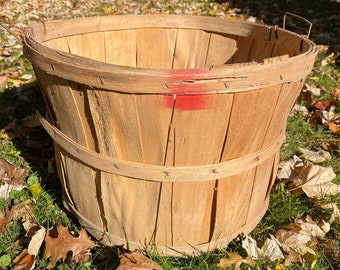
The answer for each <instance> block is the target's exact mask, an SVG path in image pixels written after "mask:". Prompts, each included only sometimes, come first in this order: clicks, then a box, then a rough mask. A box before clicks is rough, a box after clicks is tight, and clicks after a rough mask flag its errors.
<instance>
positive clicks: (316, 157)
mask: <svg viewBox="0 0 340 270" xmlns="http://www.w3.org/2000/svg"><path fill="white" fill-rule="evenodd" d="M299 151H300V152H301V153H302V157H303V158H305V159H307V160H309V161H312V162H314V163H320V162H323V161H325V160H329V159H331V154H330V153H328V152H327V151H325V150H322V149H321V150H319V151H317V152H316V151H311V150H309V149H305V148H302V147H299Z"/></svg>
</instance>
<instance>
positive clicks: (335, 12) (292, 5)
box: [223, 0, 340, 46]
mask: <svg viewBox="0 0 340 270" xmlns="http://www.w3.org/2000/svg"><path fill="white" fill-rule="evenodd" d="M223 2H225V1H223ZM230 4H231V7H233V8H238V9H240V12H241V13H247V14H249V15H251V16H254V17H256V18H260V19H262V21H263V22H264V23H266V24H269V25H278V26H280V27H281V26H282V24H283V15H284V13H285V12H291V13H294V14H296V15H299V16H302V17H304V18H305V19H307V20H309V21H310V22H312V24H313V27H312V32H311V36H310V38H311V39H312V40H313V41H314V42H316V43H317V44H325V45H332V46H336V45H338V44H339V43H340V42H339V41H340V12H339V10H340V1H338V0H310V1H306V0H295V1H294V0H263V1H253V0H232V1H230ZM288 19H289V20H288ZM300 23H301V20H300V21H299V20H297V19H293V18H288V17H287V29H289V30H292V31H294V32H297V33H301V34H302V33H304V34H306V33H307V32H308V26H307V25H306V24H304V23H302V24H300Z"/></svg>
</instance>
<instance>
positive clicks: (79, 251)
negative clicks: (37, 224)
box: [44, 224, 97, 268]
mask: <svg viewBox="0 0 340 270" xmlns="http://www.w3.org/2000/svg"><path fill="white" fill-rule="evenodd" d="M53 236H56V237H53ZM96 246H97V244H95V243H94V242H93V241H92V240H91V238H90V237H89V236H88V235H87V233H86V231H85V230H84V229H81V230H80V231H79V236H78V237H74V236H72V235H71V233H70V231H69V229H68V228H67V227H64V226H63V225H61V224H59V225H58V226H57V227H56V228H55V229H52V230H50V231H48V232H47V234H46V236H45V253H44V259H48V258H51V260H50V262H49V265H48V267H49V268H51V267H53V266H54V265H55V264H56V263H57V261H59V260H60V259H62V260H63V261H64V260H65V259H66V258H67V255H68V253H69V252H72V257H71V259H72V261H75V262H76V263H78V262H80V261H81V260H83V258H86V257H87V256H86V252H87V251H88V250H89V249H91V248H94V247H96Z"/></svg>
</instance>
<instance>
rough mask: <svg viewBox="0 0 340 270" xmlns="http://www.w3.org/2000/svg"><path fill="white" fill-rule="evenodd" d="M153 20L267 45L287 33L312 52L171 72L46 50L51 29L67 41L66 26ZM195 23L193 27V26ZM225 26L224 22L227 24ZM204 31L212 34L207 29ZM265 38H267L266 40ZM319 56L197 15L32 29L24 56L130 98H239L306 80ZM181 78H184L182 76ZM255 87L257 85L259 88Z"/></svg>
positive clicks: (248, 26) (247, 26)
mask: <svg viewBox="0 0 340 270" xmlns="http://www.w3.org/2000/svg"><path fill="white" fill-rule="evenodd" d="M151 18H152V19H153V20H154V19H158V21H157V25H156V26H153V27H154V28H162V27H160V26H159V22H160V21H161V20H164V24H168V23H169V22H170V21H176V23H175V24H174V25H175V26H172V28H183V26H182V27H177V26H178V24H179V23H181V22H186V26H185V27H184V28H188V27H189V28H190V29H197V26H196V25H197V24H198V23H202V22H203V23H204V24H205V25H206V24H208V23H210V25H209V26H208V28H211V27H213V26H219V28H218V29H215V31H213V32H215V33H220V34H223V33H224V34H226V33H231V32H232V33H234V34H235V31H237V28H240V29H241V30H240V31H241V35H243V36H249V37H251V36H252V35H257V34H259V33H260V35H262V36H263V32H264V33H265V36H266V37H267V40H268V36H269V37H270V38H272V37H274V36H275V33H277V32H279V33H286V34H288V35H292V36H294V37H295V38H297V40H299V41H300V42H305V43H306V44H307V45H308V49H307V50H306V51H305V52H303V53H301V54H298V55H296V56H292V57H288V55H283V56H278V57H272V58H268V59H265V60H264V61H263V62H261V63H258V62H246V63H234V64H226V65H222V66H216V67H205V68H187V69H166V68H141V67H131V66H122V65H115V64H109V63H105V62H101V61H97V60H93V59H90V58H87V57H83V56H79V55H75V54H72V53H68V52H64V51H61V50H56V49H52V48H49V47H48V46H46V45H44V44H42V42H44V41H47V40H48V39H51V35H48V34H46V33H48V29H49V28H51V31H52V32H53V35H54V36H58V37H64V36H61V35H60V33H59V34H58V32H55V31H56V29H55V28H58V27H60V26H61V25H65V23H66V24H74V22H78V23H85V22H86V23H87V25H88V24H89V23H92V24H94V25H95V26H94V27H95V28H96V27H97V25H100V22H103V21H104V23H103V26H101V27H105V25H106V24H107V23H108V22H110V21H112V20H116V21H119V22H121V21H122V20H123V22H125V23H123V25H124V27H123V28H124V29H131V28H129V27H127V26H126V25H128V23H129V22H130V21H134V20H137V22H135V23H134V24H133V25H135V24H139V23H140V21H144V20H146V21H148V20H149V19H151ZM174 19H175V20H174ZM178 19H180V21H178ZM200 21H202V22H200ZM191 22H193V24H192V25H188V24H189V23H191ZM221 22H223V24H222V23H221ZM54 24H56V25H54ZM111 24H112V23H111ZM229 24H230V25H231V27H230V29H229V30H228V32H226V29H227V26H229ZM221 25H222V26H221ZM241 26H242V27H243V28H242V27H241ZM139 28H145V26H143V25H140V26H139ZM100 29H102V28H100ZM199 29H200V30H206V29H205V28H203V29H202V28H199ZM235 29H236V30H235ZM264 30H265V31H264ZM88 31H90V30H88ZM272 32H275V33H272ZM73 34H74V33H73ZM78 34H81V33H78ZM44 35H46V38H44ZM261 38H264V36H263V37H261ZM316 54H317V46H316V45H315V43H314V42H312V41H311V40H309V39H308V38H307V37H306V36H302V35H298V34H297V33H294V32H291V31H289V30H285V29H282V28H279V27H273V26H268V25H264V24H263V25H262V24H256V23H250V22H243V21H234V20H229V19H221V18H217V17H205V16H197V15H193V16H189V15H116V16H103V17H87V18H78V19H68V20H59V21H49V22H44V23H43V22H41V23H35V24H33V25H31V26H29V27H27V28H26V31H25V36H24V55H25V56H26V57H27V58H28V59H29V60H30V61H31V62H32V64H33V65H35V66H37V67H38V68H40V69H43V70H44V71H45V72H47V73H48V74H51V75H57V76H59V77H62V78H65V79H68V80H72V81H77V82H79V81H78V80H80V82H81V83H84V84H87V85H89V86H92V87H94V88H101V89H105V90H113V89H114V91H117V92H127V93H145V94H169V92H171V94H188V95H190V94H193V95H194V94H198V93H200V94H202V89H203V88H204V89H205V91H204V94H216V93H233V92H242V91H249V90H253V89H258V88H261V87H267V86H271V85H276V84H283V83H290V82H294V81H298V80H301V79H302V78H304V77H306V76H307V75H308V74H309V73H310V72H311V69H312V67H313V65H314V59H315V57H316ZM292 63H294V65H292ZM269 70H270V73H271V74H272V75H274V76H272V77H270V78H268V77H266V78H265V79H264V80H262V81H261V79H260V80H259V78H260V77H261V76H262V77H265V76H263V74H264V73H263V72H265V71H269ZM84 74H85V75H84ZM178 74H180V75H181V76H178ZM179 77H180V78H179ZM139 78H143V79H142V80H143V82H138V79H139ZM254 81H256V83H255V84H254ZM186 84H187V85H189V86H190V85H191V86H193V85H194V84H195V87H183V85H186ZM207 85H208V88H207ZM183 88H185V91H183ZM169 89H171V91H169Z"/></svg>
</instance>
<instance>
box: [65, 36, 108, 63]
mask: <svg viewBox="0 0 340 270" xmlns="http://www.w3.org/2000/svg"><path fill="white" fill-rule="evenodd" d="M67 44H68V47H69V52H70V53H72V54H77V55H80V56H84V57H88V58H91V59H93V60H97V61H104V59H105V43H104V33H102V32H98V33H97V32H96V33H89V34H84V35H74V36H69V37H67Z"/></svg>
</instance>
